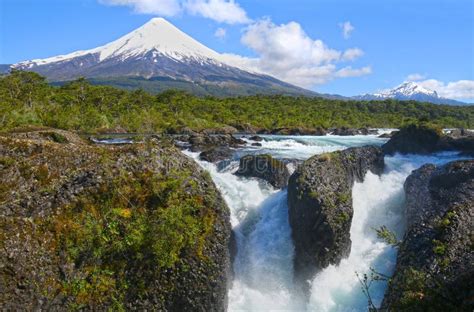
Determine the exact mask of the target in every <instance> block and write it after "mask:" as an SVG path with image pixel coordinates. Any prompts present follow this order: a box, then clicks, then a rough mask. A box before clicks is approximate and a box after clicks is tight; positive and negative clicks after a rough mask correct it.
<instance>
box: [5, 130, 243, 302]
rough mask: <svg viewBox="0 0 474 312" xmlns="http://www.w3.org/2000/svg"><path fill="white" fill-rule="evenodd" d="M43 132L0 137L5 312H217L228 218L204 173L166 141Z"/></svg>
mask: <svg viewBox="0 0 474 312" xmlns="http://www.w3.org/2000/svg"><path fill="white" fill-rule="evenodd" d="M44 133H45V132H43V131H32V132H28V133H10V134H5V133H2V134H1V135H0V289H1V291H0V305H1V306H2V310H6V311H24V310H28V311H67V310H77V309H79V310H84V311H106V310H114V311H115V310H118V311H121V310H147V311H191V310H192V311H196V310H198V311H225V310H226V308H227V287H228V282H229V276H230V275H229V274H230V251H229V245H230V246H232V244H230V236H231V225H230V217H229V209H228V207H227V206H226V204H225V202H224V200H223V199H222V197H221V195H220V194H219V192H218V190H217V189H216V187H215V185H214V183H213V182H212V180H211V178H210V177H209V175H208V174H206V173H205V172H204V171H203V170H201V169H200V168H199V167H198V166H197V165H196V164H195V163H194V162H193V161H192V160H191V159H189V158H188V157H186V156H185V155H183V154H181V153H180V152H179V150H177V149H176V148H174V147H173V146H172V145H171V144H170V143H169V142H168V143H167V141H158V140H156V139H148V140H147V141H146V142H144V143H136V144H131V145H127V146H105V145H101V146H97V145H91V144H89V143H88V142H86V141H84V140H82V139H81V138H80V137H79V136H77V135H75V134H73V133H68V132H63V131H56V130H47V133H48V134H44ZM51 133H60V134H61V135H62V136H63V137H65V138H66V139H67V141H64V142H63V141H62V142H56V141H57V140H56V141H55V140H52V139H51V137H52V136H51ZM233 252H235V251H233Z"/></svg>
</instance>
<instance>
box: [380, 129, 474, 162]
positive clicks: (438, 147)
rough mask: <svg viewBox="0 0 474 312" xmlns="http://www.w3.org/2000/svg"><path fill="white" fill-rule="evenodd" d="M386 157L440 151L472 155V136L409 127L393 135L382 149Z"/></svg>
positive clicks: (473, 143)
mask: <svg viewBox="0 0 474 312" xmlns="http://www.w3.org/2000/svg"><path fill="white" fill-rule="evenodd" d="M382 149H383V151H384V153H385V154H387V155H393V154H395V153H401V154H430V153H434V152H440V151H461V152H463V153H465V154H471V155H474V136H462V137H452V136H447V135H444V134H443V133H442V132H441V130H437V129H433V128H430V127H427V126H423V125H420V126H417V125H410V126H407V127H404V128H402V129H400V131H398V132H396V133H394V134H393V135H392V138H391V139H390V141H388V142H387V143H386V144H385V145H384V146H383V147H382Z"/></svg>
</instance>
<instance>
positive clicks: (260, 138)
mask: <svg viewBox="0 0 474 312" xmlns="http://www.w3.org/2000/svg"><path fill="white" fill-rule="evenodd" d="M249 140H251V141H255V142H262V141H263V138H262V137H261V136H258V135H254V136H251V137H250V138H249Z"/></svg>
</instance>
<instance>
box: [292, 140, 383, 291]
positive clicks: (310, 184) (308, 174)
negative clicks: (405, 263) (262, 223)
mask: <svg viewBox="0 0 474 312" xmlns="http://www.w3.org/2000/svg"><path fill="white" fill-rule="evenodd" d="M383 167H384V160H383V154H382V150H381V149H380V148H378V147H373V146H366V147H359V148H349V149H347V150H344V151H339V152H334V153H327V154H322V155H316V156H313V157H311V158H310V159H308V160H307V161H305V162H304V163H303V164H302V165H300V166H299V167H298V168H297V169H296V171H295V172H294V173H293V174H292V176H291V177H290V181H289V184H288V205H289V220H290V226H291V228H292V237H293V241H294V244H295V260H294V270H295V279H296V281H297V282H299V283H303V284H304V285H303V286H304V287H307V286H308V285H306V284H305V282H306V281H307V280H309V279H311V277H313V276H314V274H315V273H316V272H317V271H318V270H320V269H323V268H325V267H327V266H328V265H330V264H338V263H339V262H340V261H341V259H342V258H344V257H347V256H348V255H349V253H350V249H351V239H350V233H349V231H350V227H351V222H352V215H353V209H352V185H353V183H354V181H362V180H363V179H364V176H365V174H366V173H367V172H368V171H372V172H374V173H377V174H378V173H381V172H382V170H383Z"/></svg>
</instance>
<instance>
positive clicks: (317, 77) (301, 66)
mask: <svg viewBox="0 0 474 312" xmlns="http://www.w3.org/2000/svg"><path fill="white" fill-rule="evenodd" d="M241 42H242V44H244V45H245V46H246V47H248V48H250V49H251V50H253V51H254V52H255V54H256V55H257V57H254V58H246V57H241V56H237V55H232V54H227V55H226V56H225V57H226V60H227V61H228V62H230V63H232V64H234V65H237V66H240V67H244V68H247V69H249V70H252V71H255V72H261V73H266V74H269V75H272V76H274V77H276V78H279V79H281V80H283V81H287V82H289V83H292V84H295V85H298V86H301V87H312V86H315V85H319V84H323V83H326V82H328V81H330V80H332V79H335V78H343V77H356V76H362V75H367V74H370V73H371V72H372V69H371V67H370V66H366V67H363V68H355V69H354V68H352V67H351V66H345V67H342V68H339V67H338V64H339V63H342V62H347V61H353V60H355V59H357V58H359V57H361V56H362V55H363V54H364V52H363V51H362V50H361V49H358V48H351V49H347V50H345V51H338V50H335V49H332V48H330V47H328V46H327V45H326V44H325V43H324V42H323V41H322V40H319V39H312V38H311V37H309V36H308V35H307V34H306V32H305V31H304V30H303V28H302V27H301V25H300V24H298V23H297V22H290V23H287V24H281V25H276V24H274V23H273V22H272V21H271V20H270V19H263V20H260V21H257V22H255V23H253V24H251V25H250V26H248V27H247V28H246V30H245V31H244V33H243V35H242V38H241Z"/></svg>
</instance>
